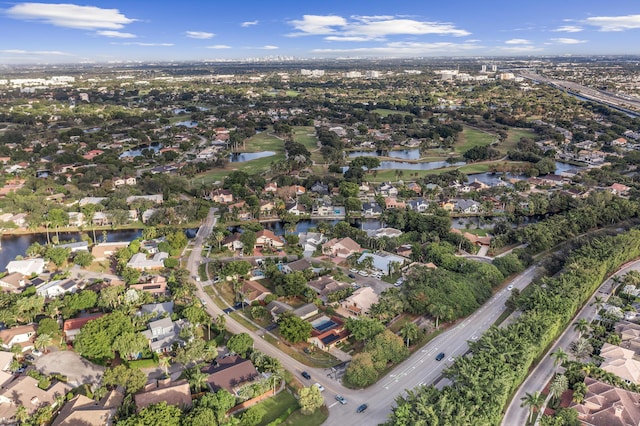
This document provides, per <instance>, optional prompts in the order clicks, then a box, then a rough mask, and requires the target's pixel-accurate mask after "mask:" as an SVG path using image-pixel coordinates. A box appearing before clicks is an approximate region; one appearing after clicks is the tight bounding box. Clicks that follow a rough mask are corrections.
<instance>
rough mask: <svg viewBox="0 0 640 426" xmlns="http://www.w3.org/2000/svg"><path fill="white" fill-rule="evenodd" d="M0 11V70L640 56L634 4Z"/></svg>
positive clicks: (57, 6)
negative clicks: (282, 60) (286, 60)
mask: <svg viewBox="0 0 640 426" xmlns="http://www.w3.org/2000/svg"><path fill="white" fill-rule="evenodd" d="M68 1H69V2H68V3H61V2H51V1H42V2H38V3H36V2H6V1H5V2H2V1H1V0H0V64H11V63H43V62H47V63H56V62H64V63H73V62H113V61H160V60H162V61H185V60H207V59H243V58H251V57H266V56H293V57H298V58H314V57H315V58H332V57H430V56H503V55H508V56H512V55H564V54H574V55H583V54H587V55H591V54H594V55H598V54H640V43H639V42H638V41H640V2H638V1H637V0H609V1H602V0H599V1H595V0H535V1H534V0H529V1H526V2H524V1H521V0H510V1H503V0H449V1H446V0H443V1H437V0H395V1H390V0H385V1H379V0H366V1H361V0H341V1H336V0H323V1H308V0H277V1H268V0H245V1H226V2H222V1H219V0H182V1H166V0H153V1H151V0H128V1H122V0H121V1H100V0H86V1H87V2H86V3H85V2H82V3H80V2H78V3H73V1H74V0H68Z"/></svg>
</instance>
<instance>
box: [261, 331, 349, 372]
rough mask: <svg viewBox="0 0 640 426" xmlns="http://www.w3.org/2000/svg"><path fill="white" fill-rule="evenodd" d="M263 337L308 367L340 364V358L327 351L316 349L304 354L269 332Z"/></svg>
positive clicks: (327, 366)
mask: <svg viewBox="0 0 640 426" xmlns="http://www.w3.org/2000/svg"><path fill="white" fill-rule="evenodd" d="M274 334H277V333H274ZM263 337H264V339H265V340H266V341H267V342H269V343H271V344H272V345H274V346H276V347H277V348H278V349H280V350H281V351H282V352H284V353H286V354H287V355H289V356H290V357H292V358H293V359H295V360H296V361H299V362H301V363H303V364H304V365H308V366H309V367H315V368H329V367H333V366H334V365H338V364H340V360H338V359H337V358H335V357H334V356H333V355H331V354H329V353H327V352H324V351H321V350H316V351H315V352H311V353H308V354H306V353H304V352H303V351H302V350H297V349H296V348H295V347H294V346H289V345H287V344H286V343H284V341H278V340H276V339H274V338H273V337H271V335H269V334H266V333H265V334H264V335H263Z"/></svg>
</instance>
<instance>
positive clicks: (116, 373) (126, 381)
mask: <svg viewBox="0 0 640 426" xmlns="http://www.w3.org/2000/svg"><path fill="white" fill-rule="evenodd" d="M102 383H104V384H105V385H107V386H122V387H123V388H125V390H126V391H127V392H128V393H135V392H137V391H139V390H140V389H142V388H143V387H144V385H145V384H146V383H147V375H146V374H145V373H143V372H142V370H140V369H139V368H129V367H127V366H126V365H124V364H120V365H118V366H116V367H113V368H107V369H106V370H105V371H104V376H103V377H102Z"/></svg>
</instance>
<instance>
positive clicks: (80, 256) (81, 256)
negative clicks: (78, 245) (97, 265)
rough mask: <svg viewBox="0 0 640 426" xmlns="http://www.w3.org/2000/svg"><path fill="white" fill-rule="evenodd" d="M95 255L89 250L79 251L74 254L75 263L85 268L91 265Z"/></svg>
mask: <svg viewBox="0 0 640 426" xmlns="http://www.w3.org/2000/svg"><path fill="white" fill-rule="evenodd" d="M92 262H93V256H92V255H91V253H89V252H88V251H79V252H77V253H76V254H75V255H74V256H73V263H75V264H76V265H79V266H82V267H83V268H84V267H86V266H89V265H91V263H92Z"/></svg>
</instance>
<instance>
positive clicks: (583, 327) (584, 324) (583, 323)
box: [573, 318, 589, 338]
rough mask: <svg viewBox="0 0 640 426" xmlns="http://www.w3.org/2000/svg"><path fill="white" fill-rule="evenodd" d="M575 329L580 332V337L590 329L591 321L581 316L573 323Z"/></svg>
mask: <svg viewBox="0 0 640 426" xmlns="http://www.w3.org/2000/svg"><path fill="white" fill-rule="evenodd" d="M573 331H577V332H578V337H579V338H581V337H582V335H583V334H585V333H587V332H588V331H589V321H587V320H586V319H584V318H580V319H579V320H578V321H576V322H574V323H573Z"/></svg>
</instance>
